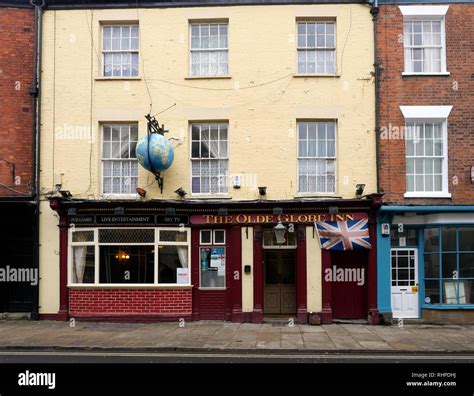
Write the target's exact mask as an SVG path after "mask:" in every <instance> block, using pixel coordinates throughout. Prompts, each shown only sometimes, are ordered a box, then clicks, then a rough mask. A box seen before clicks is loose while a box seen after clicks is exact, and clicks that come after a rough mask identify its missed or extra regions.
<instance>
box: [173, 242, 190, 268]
mask: <svg viewBox="0 0 474 396" xmlns="http://www.w3.org/2000/svg"><path fill="white" fill-rule="evenodd" d="M176 249H177V250H178V258H179V263H180V264H181V267H182V268H188V247H187V246H177V247H176Z"/></svg>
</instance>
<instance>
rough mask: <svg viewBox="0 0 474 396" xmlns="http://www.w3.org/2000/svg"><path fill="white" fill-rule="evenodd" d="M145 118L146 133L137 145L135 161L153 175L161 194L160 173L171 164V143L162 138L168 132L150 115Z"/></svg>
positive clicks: (161, 182)
mask: <svg viewBox="0 0 474 396" xmlns="http://www.w3.org/2000/svg"><path fill="white" fill-rule="evenodd" d="M145 118H146V119H147V121H148V133H147V135H146V136H144V137H142V138H141V139H140V140H139V142H138V144H137V148H136V153H137V159H138V162H139V164H140V165H141V166H142V167H143V168H145V169H146V170H147V171H149V172H151V173H153V174H154V175H155V177H156V180H157V181H158V185H159V186H160V189H161V193H163V177H162V176H161V172H162V171H164V170H166V169H168V168H169V167H170V166H171V164H172V163H173V160H174V150H173V146H172V145H171V142H170V141H169V140H168V139H166V138H165V136H164V134H165V133H166V132H168V131H166V130H165V129H164V126H163V125H162V126H160V124H159V123H158V121H157V120H156V119H155V117H153V116H152V115H150V114H147V115H146V116H145Z"/></svg>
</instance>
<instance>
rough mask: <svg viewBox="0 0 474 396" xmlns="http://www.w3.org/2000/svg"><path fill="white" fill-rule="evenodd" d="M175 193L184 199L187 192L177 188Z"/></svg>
mask: <svg viewBox="0 0 474 396" xmlns="http://www.w3.org/2000/svg"><path fill="white" fill-rule="evenodd" d="M175 193H176V194H178V195H179V196H180V197H181V198H184V197H185V196H186V194H187V192H186V191H184V190H183V187H180V188H178V189H177V190H176V191H175Z"/></svg>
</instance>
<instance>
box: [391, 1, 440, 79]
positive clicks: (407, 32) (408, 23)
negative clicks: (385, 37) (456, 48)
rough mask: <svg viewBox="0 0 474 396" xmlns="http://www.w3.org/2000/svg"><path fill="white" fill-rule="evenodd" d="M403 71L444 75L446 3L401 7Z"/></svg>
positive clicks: (405, 72)
mask: <svg viewBox="0 0 474 396" xmlns="http://www.w3.org/2000/svg"><path fill="white" fill-rule="evenodd" d="M400 10H401V12H402V14H403V47H404V57H405V71H404V74H446V73H447V71H446V39H445V27H444V25H445V14H446V12H447V10H448V7H447V6H401V7H400Z"/></svg>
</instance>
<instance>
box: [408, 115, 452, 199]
mask: <svg viewBox="0 0 474 396" xmlns="http://www.w3.org/2000/svg"><path fill="white" fill-rule="evenodd" d="M452 108H453V106H400V110H401V112H402V114H403V116H404V118H405V125H406V123H409V122H441V123H442V134H443V163H442V172H443V180H442V187H443V189H442V191H426V192H421V191H416V192H414V191H411V192H408V191H406V192H405V194H404V197H405V198H450V197H451V194H450V192H449V181H448V170H449V167H448V162H449V157H448V116H449V114H450V112H451V110H452ZM405 130H407V128H405ZM405 139H406V137H405ZM405 147H406V145H405ZM405 162H406V153H405ZM405 183H406V169H405Z"/></svg>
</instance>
